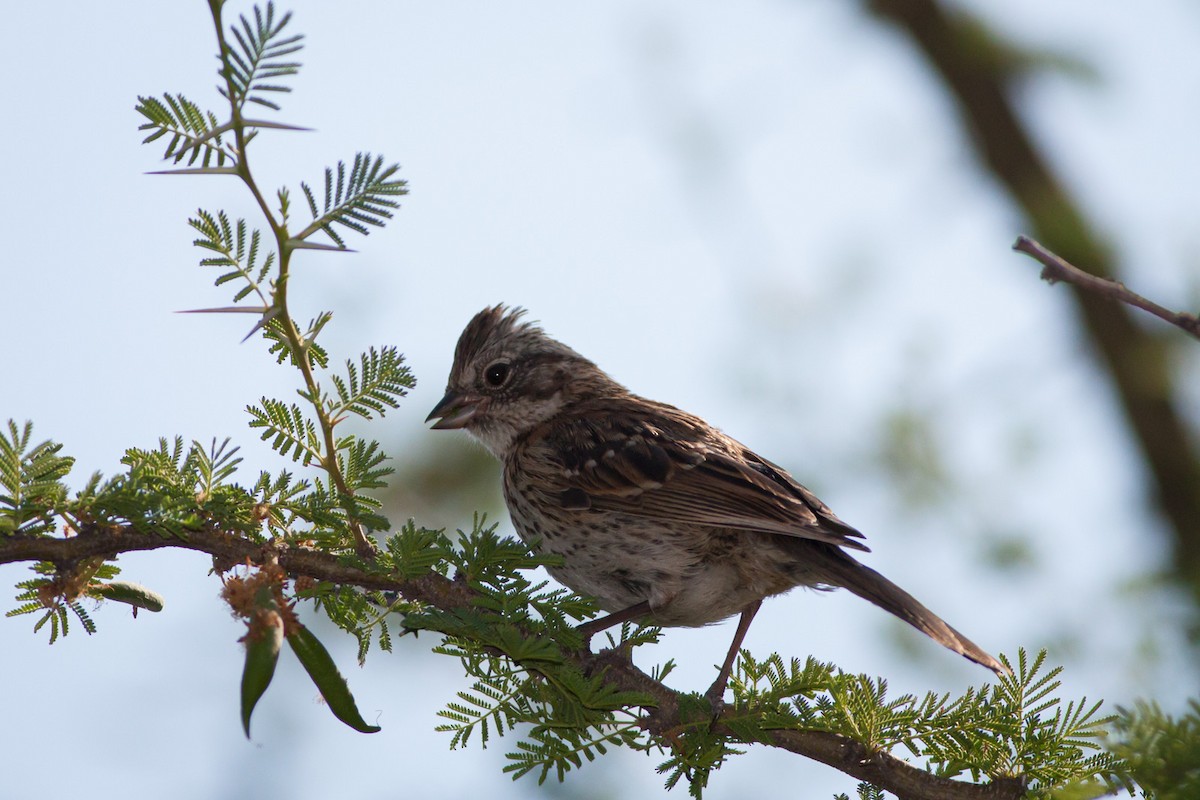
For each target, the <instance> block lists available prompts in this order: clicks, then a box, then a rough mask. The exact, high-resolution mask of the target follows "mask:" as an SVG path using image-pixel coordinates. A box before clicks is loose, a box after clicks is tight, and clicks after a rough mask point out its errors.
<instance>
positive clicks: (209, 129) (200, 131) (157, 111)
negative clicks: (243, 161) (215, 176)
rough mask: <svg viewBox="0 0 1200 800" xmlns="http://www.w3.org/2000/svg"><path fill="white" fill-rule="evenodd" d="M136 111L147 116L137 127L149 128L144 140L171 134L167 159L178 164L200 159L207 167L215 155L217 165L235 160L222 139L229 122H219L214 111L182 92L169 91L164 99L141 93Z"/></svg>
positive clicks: (191, 163)
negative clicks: (194, 101)
mask: <svg viewBox="0 0 1200 800" xmlns="http://www.w3.org/2000/svg"><path fill="white" fill-rule="evenodd" d="M137 112H138V113H139V114H141V115H142V116H143V117H145V118H146V120H147V122H145V123H143V124H141V125H139V126H138V130H139V131H150V134H149V135H148V136H147V137H146V138H145V139H143V140H142V144H148V143H149V142H153V141H155V140H156V139H161V138H163V137H165V136H170V137H171V138H170V139H169V140H168V142H167V148H166V150H165V151H164V152H163V158H164V159H167V158H170V159H173V160H174V162H175V163H176V164H178V163H179V162H180V161H182V160H183V159H185V158H187V159H188V162H187V163H188V166H191V165H193V164H195V163H196V161H197V160H198V159H200V160H201V161H200V163H201V165H202V166H203V167H206V168H207V167H210V166H212V165H213V160H214V159H215V160H216V166H218V167H221V166H224V164H225V162H226V161H231V162H232V161H233V160H234V159H233V155H232V154H231V153H229V152H227V151H226V149H225V145H224V143H223V142H222V140H221V136H222V134H224V133H226V132H227V131H229V129H230V126H229V125H228V124H224V125H221V124H218V122H217V117H216V115H215V114H213V113H212V112H211V111H203V110H201V109H200V107H199V106H198V105H196V104H195V103H193V102H192V101H191V100H188V99H187V98H186V97H184V96H183V95H181V94H176V95H172V94H170V93H166V94H164V95H163V99H162V100H159V99H158V98H157V97H138V105H137Z"/></svg>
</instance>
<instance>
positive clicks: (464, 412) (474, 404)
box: [425, 389, 488, 430]
mask: <svg viewBox="0 0 1200 800" xmlns="http://www.w3.org/2000/svg"><path fill="white" fill-rule="evenodd" d="M487 401H488V399H487V398H486V397H479V396H476V395H469V394H459V393H458V392H455V391H454V390H453V389H451V390H450V391H448V392H446V396H445V397H443V398H442V399H441V402H439V403H438V404H437V405H436V406H434V407H433V411H430V412H429V416H428V417H426V418H425V421H426V422H429V420H431V419H436V418H438V417H440V419H438V421H437V422H435V423H433V427H434V429H435V430H446V429H450V428H465V427H466V426H467V425H468V424H470V422H471V420H473V419H475V417H477V416H479V414H481V413H482V412H483V411H484V410H485V409H486V408H487V405H488V402H487Z"/></svg>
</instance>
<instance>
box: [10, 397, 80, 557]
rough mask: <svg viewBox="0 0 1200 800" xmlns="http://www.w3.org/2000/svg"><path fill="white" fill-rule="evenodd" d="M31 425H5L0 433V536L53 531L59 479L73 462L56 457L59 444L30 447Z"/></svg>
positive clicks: (61, 490) (62, 493)
mask: <svg viewBox="0 0 1200 800" xmlns="http://www.w3.org/2000/svg"><path fill="white" fill-rule="evenodd" d="M32 436H33V423H32V422H26V423H25V426H24V427H23V428H18V427H17V424H16V423H15V422H13V421H12V420H9V421H8V435H7V436H5V435H4V434H3V433H0V536H15V535H22V536H36V535H39V534H45V533H52V532H53V531H54V528H55V525H54V509H55V507H56V506H57V505H58V504H59V503H61V502H62V500H63V499H64V498H65V497H66V494H67V487H66V485H65V484H63V482H62V479H63V478H65V477H66V476H67V473H68V472H70V471H71V467H72V465H73V464H74V463H75V460H74V459H73V458H68V457H66V456H60V455H59V454H58V452H59V450H61V449H62V445H61V444H55V443H54V442H42V443H40V444H37V445H33V444H31V441H32V438H31V437H32Z"/></svg>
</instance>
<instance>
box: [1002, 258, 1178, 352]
mask: <svg viewBox="0 0 1200 800" xmlns="http://www.w3.org/2000/svg"><path fill="white" fill-rule="evenodd" d="M1013 250H1016V251H1017V252H1018V253H1024V254H1025V255H1027V256H1031V257H1032V258H1034V259H1036V260H1037V261H1039V262H1041V264H1042V280H1044V281H1049V282H1050V283H1057V282H1058V281H1066V282H1067V283H1070V284H1073V285H1075V286H1078V287H1079V288H1080V289H1086V290H1087V291H1089V292H1095V293H1097V294H1100V295H1103V296H1105V297H1109V298H1111V299H1113V300H1118V301H1120V302H1122V303H1126V304H1128V305H1131V306H1133V307H1134V308H1140V309H1142V310H1143V311H1146V312H1149V313H1151V314H1153V315H1154V316H1156V317H1158V318H1159V319H1161V320H1164V321H1166V322H1169V323H1171V324H1172V325H1175V326H1177V327H1179V328H1181V329H1183V330H1185V331H1187V332H1188V333H1190V334H1191V335H1192V336H1195V337H1196V338H1197V339H1200V317H1197V316H1196V315H1195V314H1187V313H1184V312H1182V311H1172V310H1170V309H1169V308H1163V307H1162V306H1160V305H1159V304H1158V303H1155V302H1154V301H1153V300H1147V299H1146V298H1145V297H1142V296H1141V295H1140V294H1138V293H1137V292H1134V291H1131V290H1130V289H1129V288H1127V287H1126V286H1125V284H1123V283H1121V282H1120V281H1114V280H1110V279H1108V278H1101V277H1099V276H1096V275H1093V274H1091V273H1090V272H1084V271H1083V270H1081V269H1080V268H1079V267H1076V266H1075V265H1073V264H1070V263H1068V262H1067V261H1066V260H1065V259H1063V258H1062V257H1061V256H1058V255H1056V254H1055V253H1052V252H1051V251H1049V250H1047V249H1046V248H1045V247H1043V246H1042V245H1041V244H1039V243H1038V242H1036V241H1034V240H1033V239H1030V238H1029V237H1028V236H1018V237H1017V241H1016V243H1015V244H1014V245H1013Z"/></svg>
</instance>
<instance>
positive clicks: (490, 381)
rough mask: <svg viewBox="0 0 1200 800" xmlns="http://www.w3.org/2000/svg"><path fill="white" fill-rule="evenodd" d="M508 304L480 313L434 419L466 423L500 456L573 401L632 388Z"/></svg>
mask: <svg viewBox="0 0 1200 800" xmlns="http://www.w3.org/2000/svg"><path fill="white" fill-rule="evenodd" d="M524 313H525V312H524V310H523V309H520V308H512V309H510V308H508V307H506V306H503V305H496V306H491V307H490V308H485V309H484V310H483V311H480V312H479V313H478V314H476V315H475V317H474V318H473V319H472V320H471V321H470V322H469V323H467V327H466V329H464V330H463V332H462V335H461V336H460V337H459V338H458V346H457V347H456V348H455V349H454V365H453V366H452V367H451V368H450V379H449V381H448V382H447V384H446V396H445V397H443V398H442V400H441V402H439V403H438V404H437V405H436V406H434V409H433V411H431V412H430V414H429V417H428V418H427V419H426V422H428V421H429V420H432V419H436V420H437V422H435V423H434V424H433V427H434V428H438V429H444V428H464V429H466V430H467V431H469V432H470V433H471V434H473V435H474V436H475V437H476V438H477V439H479V441H480V442H482V443H483V444H484V446H486V447H487V448H488V450H490V451H491V452H492V453H493V454H494V455H495V456H496V457H498V458H503V457H504V455H505V454H506V453H507V452H508V450H509V449H510V448H511V446H512V444H513V442H514V441H515V440H516V439H518V438H519V437H521V436H523V435H524V434H526V433H528V432H529V431H531V430H533V429H534V428H535V427H537V426H538V425H540V424H542V423H544V422H546V421H547V420H549V419H551V418H552V417H554V416H555V415H556V414H558V413H559V412H560V411H561V410H562V409H564V408H566V407H567V406H569V405H571V404H572V403H576V402H579V401H580V400H585V399H588V398H590V397H596V396H600V395H603V394H613V393H622V394H623V393H624V392H625V389H624V388H623V387H621V386H620V385H619V384H617V383H616V382H615V381H613V380H612V379H611V378H609V377H608V376H607V375H605V374H604V372H603V371H602V370H601V369H600V368H599V367H597V366H596V365H595V364H593V363H592V362H591V361H589V360H587V359H586V358H584V357H583V356H581V355H579V354H578V353H576V352H575V351H574V350H572V349H571V348H569V347H567V346H566V345H565V344H562V343H561V342H557V341H555V340H554V339H551V338H550V337H549V336H547V335H546V334H545V332H543V331H542V329H541V328H539V327H537V325H535V324H533V323H531V322H522V321H521V317H522V316H523V315H524Z"/></svg>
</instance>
